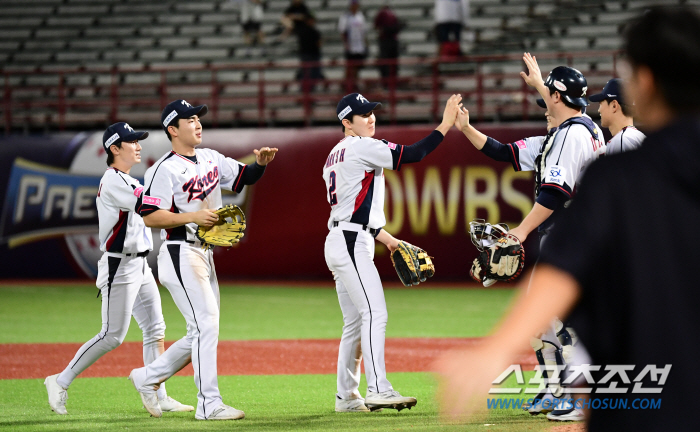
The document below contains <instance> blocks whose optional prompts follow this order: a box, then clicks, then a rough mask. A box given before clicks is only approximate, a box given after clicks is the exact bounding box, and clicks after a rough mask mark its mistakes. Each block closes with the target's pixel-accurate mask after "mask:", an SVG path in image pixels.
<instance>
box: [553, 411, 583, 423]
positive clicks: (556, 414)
mask: <svg viewBox="0 0 700 432" xmlns="http://www.w3.org/2000/svg"><path fill="white" fill-rule="evenodd" d="M547 420H551V421H584V420H586V417H585V416H584V415H583V411H581V410H580V409H578V408H569V409H564V410H554V411H552V412H551V413H549V414H547Z"/></svg>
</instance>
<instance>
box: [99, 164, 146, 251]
mask: <svg viewBox="0 0 700 432" xmlns="http://www.w3.org/2000/svg"><path fill="white" fill-rule="evenodd" d="M142 191H143V187H142V186H141V183H139V181H138V180H136V179H135V178H133V177H131V176H130V175H129V174H127V173H125V172H122V171H119V170H118V169H116V168H109V169H108V170H107V171H106V172H105V173H104V175H103V176H102V179H100V187H99V189H98V192H97V198H96V203H97V215H98V219H99V221H100V224H99V237H100V250H101V251H102V252H113V253H124V254H131V253H141V252H146V251H150V250H152V249H153V238H152V235H151V229H150V228H148V227H146V225H145V224H144V223H143V219H142V218H141V216H140V215H139V213H138V210H139V208H140V206H141V194H142Z"/></svg>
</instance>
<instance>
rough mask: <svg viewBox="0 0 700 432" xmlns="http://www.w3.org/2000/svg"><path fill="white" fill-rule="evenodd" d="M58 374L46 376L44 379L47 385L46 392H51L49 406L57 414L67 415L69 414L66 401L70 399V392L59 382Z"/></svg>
mask: <svg viewBox="0 0 700 432" xmlns="http://www.w3.org/2000/svg"><path fill="white" fill-rule="evenodd" d="M58 375H59V374H56V375H51V376H50V377H46V379H45V380H44V385H45V386H46V392H47V393H48V394H49V406H50V407H51V410H53V412H55V413H56V414H60V415H65V414H68V411H67V410H66V402H67V401H68V392H67V391H66V389H64V388H63V387H61V386H60V385H59V384H58V381H56V380H57V379H58Z"/></svg>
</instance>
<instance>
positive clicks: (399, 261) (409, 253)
mask: <svg viewBox="0 0 700 432" xmlns="http://www.w3.org/2000/svg"><path fill="white" fill-rule="evenodd" d="M391 263H392V264H394V268H395V269H396V273H397V274H398V275H399V279H401V282H402V283H403V284H404V285H405V286H411V285H418V284H419V283H421V282H425V281H426V279H428V278H429V277H433V275H434V274H435V266H434V265H433V261H432V259H431V257H430V256H429V255H428V253H427V252H426V251H424V250H423V249H421V248H419V247H416V246H413V245H412V244H410V243H406V242H404V241H399V246H398V247H397V248H396V249H395V250H394V252H392V254H391Z"/></svg>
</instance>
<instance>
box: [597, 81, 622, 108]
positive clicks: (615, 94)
mask: <svg viewBox="0 0 700 432" xmlns="http://www.w3.org/2000/svg"><path fill="white" fill-rule="evenodd" d="M588 100H589V101H591V102H601V101H604V100H608V101H610V100H616V101H618V102H619V103H620V105H624V104H625V100H624V99H623V98H622V80H621V79H620V78H613V79H611V80H610V81H608V82H607V84H605V87H603V91H602V92H601V93H598V94H594V95H590V96H589V97H588Z"/></svg>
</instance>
